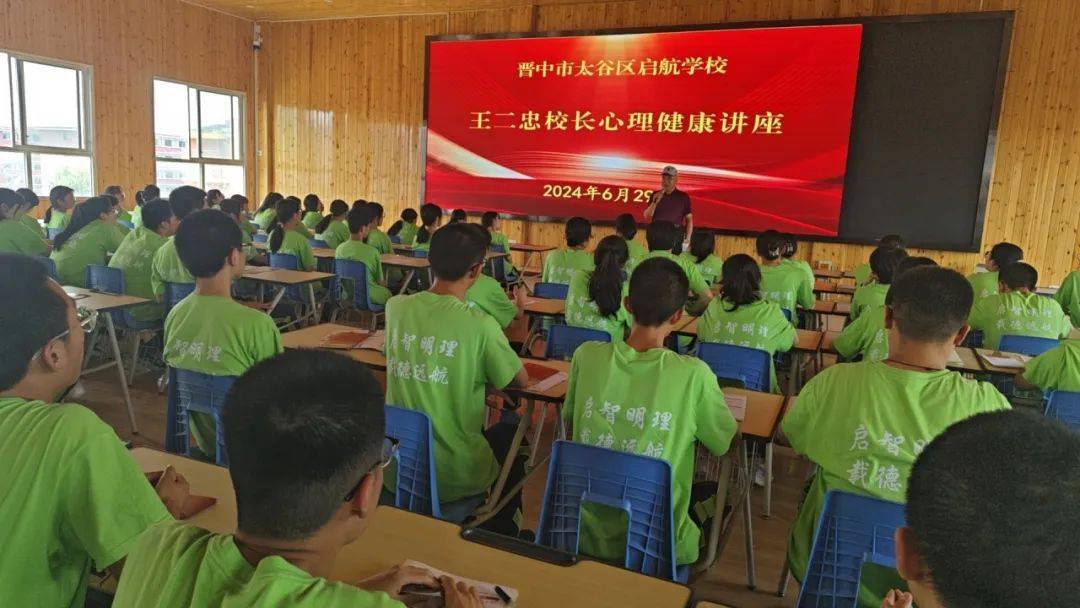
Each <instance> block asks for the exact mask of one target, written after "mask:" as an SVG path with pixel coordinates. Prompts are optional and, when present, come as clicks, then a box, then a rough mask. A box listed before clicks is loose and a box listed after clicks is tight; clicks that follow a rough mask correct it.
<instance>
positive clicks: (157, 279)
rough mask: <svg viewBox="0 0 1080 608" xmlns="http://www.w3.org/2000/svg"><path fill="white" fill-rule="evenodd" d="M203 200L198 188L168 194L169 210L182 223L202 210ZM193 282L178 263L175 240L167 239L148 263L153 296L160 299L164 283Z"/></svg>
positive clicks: (203, 195) (182, 189)
mask: <svg viewBox="0 0 1080 608" xmlns="http://www.w3.org/2000/svg"><path fill="white" fill-rule="evenodd" d="M205 198H206V193H205V192H203V191H202V190H199V189H198V188H195V187H192V186H180V187H179V188H177V189H175V190H173V191H172V192H170V193H169V209H171V210H172V212H173V216H174V217H176V219H177V220H178V221H180V222H181V223H182V222H183V220H184V218H185V217H187V216H188V215H189V214H191V212H193V211H196V210H198V209H202V207H203V205H204V204H205ZM241 242H242V241H241ZM194 282H195V277H194V276H192V274H191V272H189V271H188V269H187V267H186V266H184V263H183V262H182V261H180V254H179V253H177V251H176V238H175V237H169V239H168V240H167V241H165V243H164V244H163V245H162V246H161V247H159V248H158V250H157V252H156V253H154V260H153V262H151V263H150V287H151V289H153V290H154V295H155V296H156V297H157V298H158V299H161V297H162V296H163V295H164V294H165V283H186V284H191V283H194Z"/></svg>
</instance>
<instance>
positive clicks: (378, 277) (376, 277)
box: [334, 239, 393, 304]
mask: <svg viewBox="0 0 1080 608" xmlns="http://www.w3.org/2000/svg"><path fill="white" fill-rule="evenodd" d="M334 257H335V258H336V259H339V260H353V261H355V262H363V263H364V266H367V289H368V298H369V299H370V300H371V302H372V303H373V304H386V301H387V300H389V299H390V296H391V295H393V294H391V293H390V290H389V289H387V288H386V287H383V285H382V282H383V267H382V261H381V260H380V259H379V252H378V251H376V250H375V248H374V247H372V246H371V245H368V244H367V243H364V242H363V241H354V240H351V239H350V240H348V241H345V242H344V243H342V244H340V245H338V247H337V249H335V250H334ZM341 297H342V298H345V299H346V300H352V298H353V291H352V281H346V282H345V283H344V289H343V290H342V294H341Z"/></svg>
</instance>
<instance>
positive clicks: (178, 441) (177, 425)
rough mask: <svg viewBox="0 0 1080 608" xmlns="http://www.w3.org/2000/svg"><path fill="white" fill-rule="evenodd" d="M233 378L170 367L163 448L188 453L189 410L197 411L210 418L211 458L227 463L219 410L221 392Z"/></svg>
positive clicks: (221, 401) (234, 377) (220, 462)
mask: <svg viewBox="0 0 1080 608" xmlns="http://www.w3.org/2000/svg"><path fill="white" fill-rule="evenodd" d="M235 381H236V376H210V375H207V374H200V373H199V372H193V371H190V370H186V369H177V368H175V367H170V368H169V398H168V405H167V408H168V412H167V415H166V421H165V449H167V450H169V451H170V452H175V453H180V454H184V455H185V456H187V455H190V454H191V438H190V437H191V435H190V431H189V428H190V419H189V412H200V413H202V414H207V415H209V416H210V417H212V418H213V419H214V427H215V435H216V436H215V444H216V449H215V450H214V452H215V454H214V462H215V463H216V464H218V465H221V466H228V465H229V456H228V454H227V453H226V451H225V425H224V424H222V423H221V410H222V407H223V406H224V405H225V396H226V395H227V394H228V392H229V389H230V388H231V387H232V385H233V382H235Z"/></svg>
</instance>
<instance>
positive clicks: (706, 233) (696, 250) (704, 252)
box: [690, 229, 716, 264]
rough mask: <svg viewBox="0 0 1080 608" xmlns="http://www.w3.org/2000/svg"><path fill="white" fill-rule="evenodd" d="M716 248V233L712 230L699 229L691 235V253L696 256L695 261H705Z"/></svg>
mask: <svg viewBox="0 0 1080 608" xmlns="http://www.w3.org/2000/svg"><path fill="white" fill-rule="evenodd" d="M715 249H716V235H715V234H713V232H712V231H711V230H701V229H698V230H695V231H694V234H692V235H690V255H692V256H694V263H696V264H700V263H702V262H704V261H705V258H707V257H709V256H710V255H712V253H713V251H714V250H715Z"/></svg>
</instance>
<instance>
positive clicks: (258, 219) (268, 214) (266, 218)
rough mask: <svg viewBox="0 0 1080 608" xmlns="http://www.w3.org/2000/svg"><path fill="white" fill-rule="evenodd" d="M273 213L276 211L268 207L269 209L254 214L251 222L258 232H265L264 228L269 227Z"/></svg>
mask: <svg viewBox="0 0 1080 608" xmlns="http://www.w3.org/2000/svg"><path fill="white" fill-rule="evenodd" d="M275 213H276V211H275V210H274V208H273V207H270V208H269V209H263V210H262V211H259V212H257V213H256V214H255V217H254V218H252V221H254V222H255V225H256V226H258V227H259V230H266V227H267V226H269V225H270V221H271V220H272V219H274V214H275Z"/></svg>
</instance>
